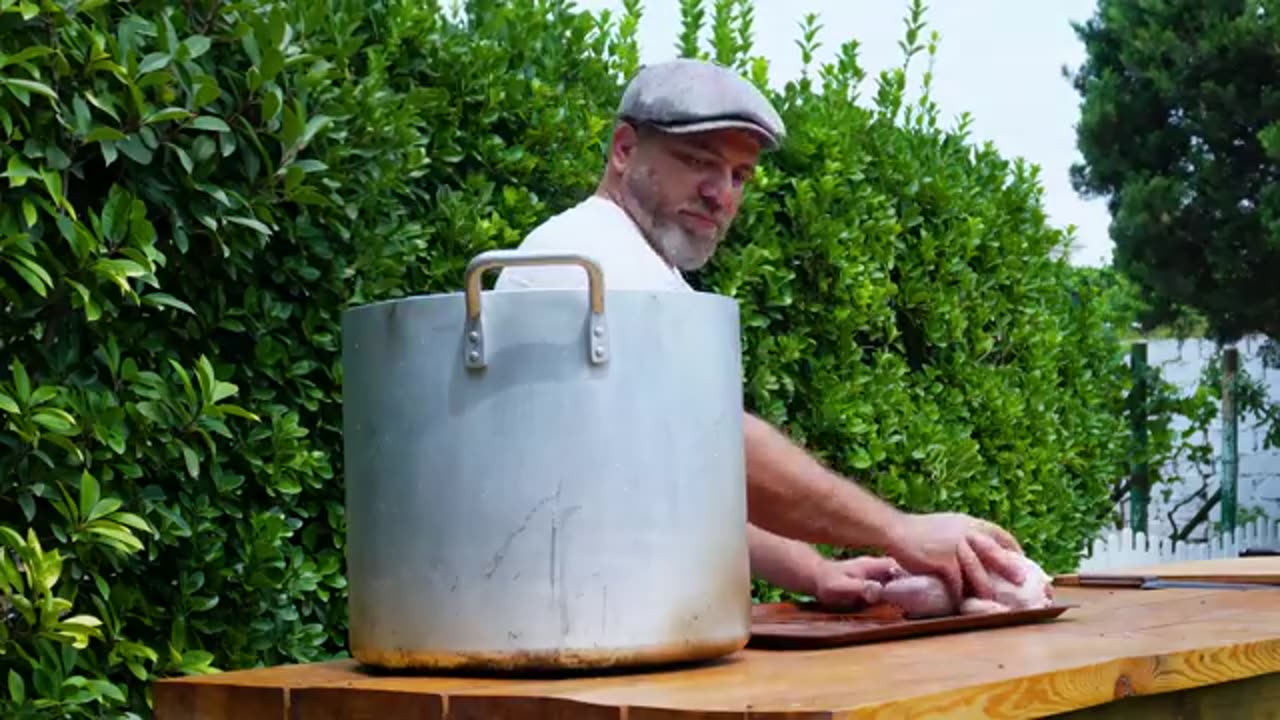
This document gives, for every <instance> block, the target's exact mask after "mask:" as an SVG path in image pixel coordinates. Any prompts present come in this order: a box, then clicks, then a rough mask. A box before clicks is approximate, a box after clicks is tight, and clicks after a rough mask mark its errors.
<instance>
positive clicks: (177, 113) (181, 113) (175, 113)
mask: <svg viewBox="0 0 1280 720" xmlns="http://www.w3.org/2000/svg"><path fill="white" fill-rule="evenodd" d="M189 117H191V111H190V110H186V109H183V108H180V107H167V108H164V109H163V110H157V111H155V112H153V113H151V114H150V115H147V116H146V117H145V118H143V120H142V122H143V124H144V125H151V124H152V123H158V122H164V121H166V120H179V119H184V120H185V119H186V118H189Z"/></svg>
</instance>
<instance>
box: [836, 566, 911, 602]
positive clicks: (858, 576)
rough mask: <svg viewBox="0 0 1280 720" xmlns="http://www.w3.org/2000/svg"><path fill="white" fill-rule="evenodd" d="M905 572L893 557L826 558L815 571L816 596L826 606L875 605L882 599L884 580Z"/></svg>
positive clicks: (886, 580)
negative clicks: (881, 592) (881, 591)
mask: <svg viewBox="0 0 1280 720" xmlns="http://www.w3.org/2000/svg"><path fill="white" fill-rule="evenodd" d="M901 574H902V568H901V567H899V566H898V563H897V562H896V561H894V560H893V558H887V557H858V558H853V559H851V560H824V561H822V563H821V564H819V565H818V567H817V570H816V571H815V578H814V580H815V586H816V590H815V592H814V596H815V599H816V600H817V601H818V603H819V604H821V605H822V606H823V607H850V606H859V605H872V604H875V603H877V602H879V601H880V590H881V588H882V586H883V585H884V583H887V582H889V581H890V580H892V579H893V578H895V577H898V576H899V575H901Z"/></svg>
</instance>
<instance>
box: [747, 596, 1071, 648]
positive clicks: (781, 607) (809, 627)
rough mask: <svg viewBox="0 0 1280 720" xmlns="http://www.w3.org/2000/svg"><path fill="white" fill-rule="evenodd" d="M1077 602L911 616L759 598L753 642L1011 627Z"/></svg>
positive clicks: (784, 643) (799, 644) (829, 642)
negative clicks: (836, 609) (833, 609)
mask: <svg viewBox="0 0 1280 720" xmlns="http://www.w3.org/2000/svg"><path fill="white" fill-rule="evenodd" d="M1073 607H1076V606H1075V605H1072V604H1066V603H1055V604H1054V605H1053V606H1051V607H1048V608H1044V609H1040V610H1019V611H1013V612H1004V613H989V614H985V615H955V616H949V617H940V618H928V619H923V620H908V619H906V618H905V617H903V615H902V611H901V610H899V609H898V608H895V607H893V606H890V605H875V606H872V607H869V608H867V609H864V610H859V611H855V612H827V611H823V610H820V609H818V608H816V607H815V606H813V605H810V604H800V603H789V602H779V603H760V604H757V605H754V606H752V608H751V640H750V642H749V643H748V646H749V647H754V648H770V649H815V648H829V647H840V646H844V645H855V644H860V643H869V642H879V641H882V640H896V639H900V638H909V637H919V636H922V635H937V634H941V633H950V632H963V631H969V630H980V629H987V628H998V627H1008V626H1012V625H1024V624H1027V623H1032V622H1040V621H1043V620H1049V619H1052V618H1056V617H1058V616H1059V615H1061V614H1062V613H1064V612H1066V611H1067V610H1068V609H1070V608H1073Z"/></svg>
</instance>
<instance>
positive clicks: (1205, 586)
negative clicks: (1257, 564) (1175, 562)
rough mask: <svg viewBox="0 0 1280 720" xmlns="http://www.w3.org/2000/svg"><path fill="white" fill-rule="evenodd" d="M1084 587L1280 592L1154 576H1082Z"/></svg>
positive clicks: (1273, 586)
mask: <svg viewBox="0 0 1280 720" xmlns="http://www.w3.org/2000/svg"><path fill="white" fill-rule="evenodd" d="M1079 583H1080V585H1081V586H1082V587H1122V588H1134V589H1139V590H1162V589H1167V588H1196V589H1201V590H1280V585H1276V584H1261V583H1234V582H1214V581H1209V580H1161V579H1160V578H1159V577H1157V576H1154V575H1110V576H1108V575H1082V576H1080V579H1079Z"/></svg>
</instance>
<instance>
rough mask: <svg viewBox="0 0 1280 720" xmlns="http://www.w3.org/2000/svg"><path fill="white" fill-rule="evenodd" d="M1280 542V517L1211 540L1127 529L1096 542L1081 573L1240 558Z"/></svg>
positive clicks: (1085, 558)
mask: <svg viewBox="0 0 1280 720" xmlns="http://www.w3.org/2000/svg"><path fill="white" fill-rule="evenodd" d="M1276 545H1280V520H1255V521H1253V522H1252V523H1250V524H1248V525H1245V526H1242V527H1238V528H1236V530H1235V532H1234V533H1233V534H1230V535H1228V534H1225V533H1224V534H1222V535H1219V536H1218V537H1216V538H1214V539H1213V540H1211V541H1209V542H1207V543H1206V542H1198V543H1193V542H1181V543H1177V544H1176V545H1175V544H1174V543H1173V542H1172V541H1171V540H1169V539H1168V538H1157V539H1156V540H1155V541H1154V542H1153V541H1150V540H1149V539H1148V538H1147V536H1146V534H1145V533H1140V532H1139V533H1135V532H1133V531H1132V530H1130V529H1128V528H1125V529H1124V530H1121V531H1119V532H1111V533H1109V534H1108V535H1107V536H1106V537H1100V538H1098V539H1096V540H1094V541H1093V545H1092V547H1090V548H1088V550H1087V552H1086V554H1085V556H1084V557H1082V558H1081V559H1080V567H1079V569H1078V572H1097V571H1100V570H1121V569H1124V568H1131V567H1139V566H1144V565H1160V564H1163V563H1170V562H1182V561H1184V560H1214V559H1217V558H1229V557H1239V556H1240V551H1241V550H1245V549H1247V548H1250V547H1257V546H1276Z"/></svg>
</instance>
